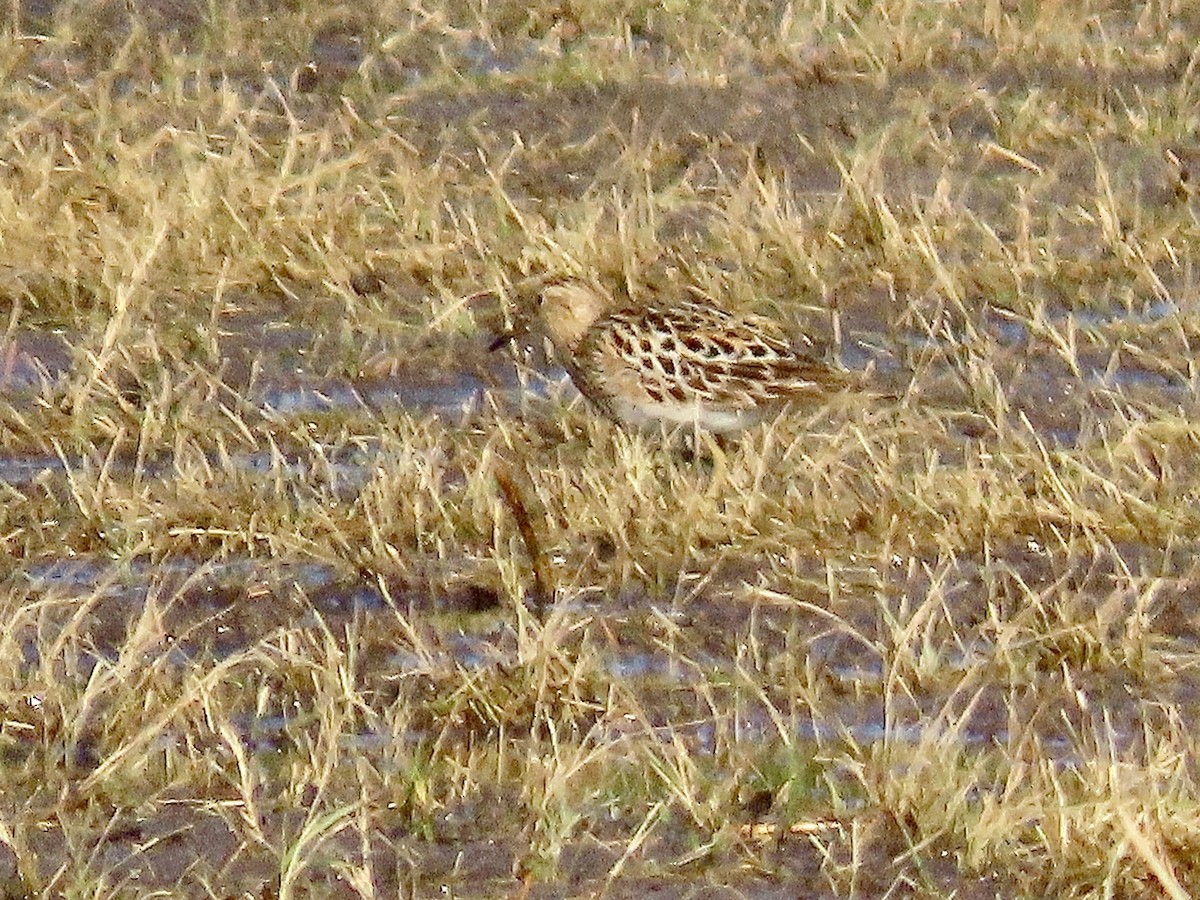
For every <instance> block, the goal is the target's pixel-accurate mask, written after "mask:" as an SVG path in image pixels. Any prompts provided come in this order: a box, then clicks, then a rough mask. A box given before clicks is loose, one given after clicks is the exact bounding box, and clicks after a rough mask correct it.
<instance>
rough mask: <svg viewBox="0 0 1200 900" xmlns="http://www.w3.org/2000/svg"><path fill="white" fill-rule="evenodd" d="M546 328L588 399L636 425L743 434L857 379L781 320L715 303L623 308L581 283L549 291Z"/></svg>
mask: <svg viewBox="0 0 1200 900" xmlns="http://www.w3.org/2000/svg"><path fill="white" fill-rule="evenodd" d="M539 314H540V319H541V324H542V328H543V330H544V331H545V333H546V335H547V336H548V337H549V338H550V340H551V341H552V343H553V344H554V347H555V352H556V355H557V356H558V359H559V362H560V363H561V364H562V365H563V366H564V367H565V368H566V369H567V371H568V372H569V373H570V375H571V378H572V379H573V380H574V382H575V385H576V387H578V388H579V390H580V392H581V393H582V394H583V395H584V396H585V397H587V398H588V399H589V400H591V401H592V402H593V403H595V404H596V406H598V407H599V408H600V409H601V410H603V411H604V412H605V413H607V414H608V415H609V416H611V417H612V418H614V419H616V420H618V421H621V422H625V423H629V424H632V425H636V426H642V425H646V424H653V423H663V424H665V425H668V426H669V425H691V426H693V427H699V428H701V429H704V430H706V431H711V432H714V433H717V434H725V433H730V432H736V431H741V430H743V429H745V428H747V427H749V426H750V425H753V424H755V423H756V422H759V421H761V420H762V419H764V418H765V417H767V416H770V415H772V414H773V413H775V412H778V410H779V409H780V408H782V407H783V406H784V405H785V404H787V403H788V402H790V401H792V400H795V399H799V398H803V397H809V398H816V397H820V396H822V395H825V394H828V393H832V392H834V391H837V390H840V389H842V388H844V387H847V386H848V385H850V384H852V383H853V379H852V377H851V376H850V375H849V374H848V373H846V372H844V371H842V370H840V369H838V368H836V367H835V366H833V365H831V364H830V363H828V362H826V361H824V360H823V359H820V358H819V357H817V356H815V355H812V354H810V353H808V352H806V351H805V350H802V349H798V348H796V347H795V346H794V345H793V344H792V343H791V342H789V341H788V339H787V334H786V332H785V330H784V328H783V327H782V326H781V325H780V324H779V323H778V322H776V321H774V320H773V319H769V318H766V317H764V316H757V315H744V314H737V313H732V312H729V311H727V310H724V309H721V308H720V307H718V306H716V305H714V304H713V303H712V302H710V301H708V300H707V298H703V297H697V298H696V299H689V300H678V301H675V302H672V303H670V304H669V305H668V304H666V303H633V302H630V303H619V302H617V301H615V300H614V299H613V297H612V295H611V294H609V293H608V292H607V291H605V290H604V289H603V288H602V287H601V286H600V285H598V284H595V283H593V282H591V281H587V280H584V279H579V278H563V279H557V280H554V281H551V282H548V283H547V284H545V285H544V286H543V287H542V289H541V293H540V297H539Z"/></svg>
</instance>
